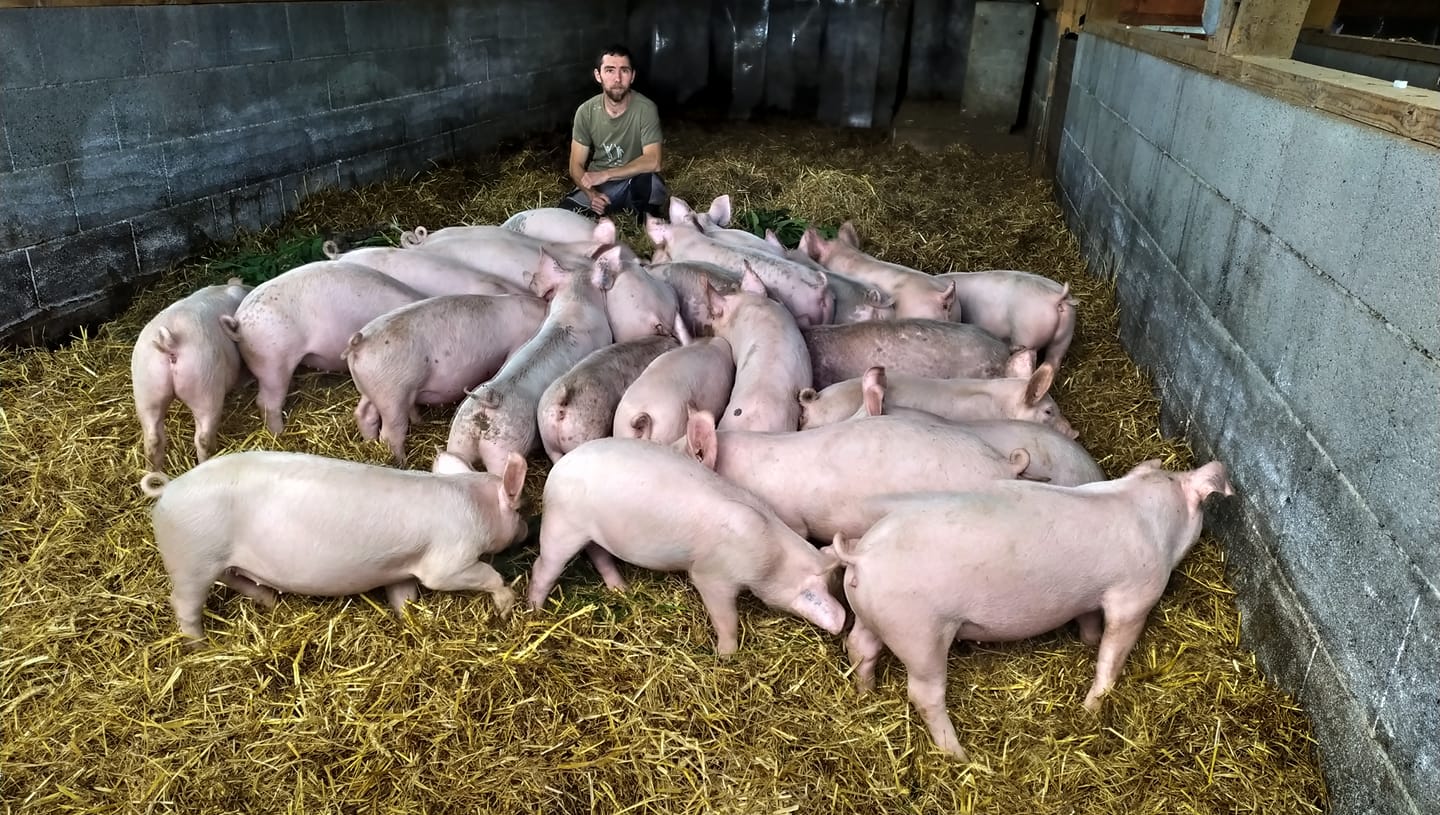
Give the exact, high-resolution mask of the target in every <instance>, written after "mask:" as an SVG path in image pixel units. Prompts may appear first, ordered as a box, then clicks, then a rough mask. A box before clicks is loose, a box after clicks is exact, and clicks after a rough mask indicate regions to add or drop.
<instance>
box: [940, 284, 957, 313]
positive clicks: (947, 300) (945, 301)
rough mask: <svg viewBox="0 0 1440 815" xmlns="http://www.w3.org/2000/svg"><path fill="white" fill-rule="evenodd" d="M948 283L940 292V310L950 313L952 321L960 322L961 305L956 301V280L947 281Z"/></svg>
mask: <svg viewBox="0 0 1440 815" xmlns="http://www.w3.org/2000/svg"><path fill="white" fill-rule="evenodd" d="M946 282H947V283H948V284H949V285H947V286H946V287H945V288H944V289H943V290H942V291H941V292H940V310H941V311H943V312H945V313H946V314H949V315H950V320H951V321H952V322H957V323H958V322H960V306H959V304H957V303H956V302H955V281H953V280H949V281H946Z"/></svg>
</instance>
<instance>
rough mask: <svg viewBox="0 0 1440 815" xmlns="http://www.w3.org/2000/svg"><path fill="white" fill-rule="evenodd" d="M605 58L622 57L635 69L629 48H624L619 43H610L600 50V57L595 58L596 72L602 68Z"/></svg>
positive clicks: (633, 58)
mask: <svg viewBox="0 0 1440 815" xmlns="http://www.w3.org/2000/svg"><path fill="white" fill-rule="evenodd" d="M606 57H624V58H625V59H626V60H628V61H629V62H630V67H631V68H634V67H635V57H634V55H632V54H631V53H630V49H629V48H626V47H625V46H624V45H622V44H621V43H618V42H615V43H611V44H609V45H607V46H605V47H604V48H602V49H601V50H600V55H599V56H597V57H595V70H597V71H598V70H600V69H601V68H602V67H603V66H604V63H605V58H606Z"/></svg>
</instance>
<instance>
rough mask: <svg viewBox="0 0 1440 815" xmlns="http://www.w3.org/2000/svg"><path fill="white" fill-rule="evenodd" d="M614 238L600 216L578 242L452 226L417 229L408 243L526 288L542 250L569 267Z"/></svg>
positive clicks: (630, 254) (497, 228) (607, 222)
mask: <svg viewBox="0 0 1440 815" xmlns="http://www.w3.org/2000/svg"><path fill="white" fill-rule="evenodd" d="M615 241H616V231H615V223H614V222H613V221H611V220H610V219H609V218H601V219H600V220H599V222H597V223H595V224H594V225H593V227H592V229H591V236H590V239H589V240H586V241H580V242H577V243H547V242H546V241H543V240H541V239H539V238H533V237H530V236H529V235H523V234H521V233H519V232H516V231H515V230H513V229H506V228H504V227H501V226H451V227H446V228H445V229H440V230H437V231H435V232H433V233H432V232H426V231H424V230H423V229H421V228H417V229H416V238H415V239H413V240H411V241H409V242H408V243H409V244H410V245H411V248H410V251H414V252H421V253H424V254H426V255H433V256H436V257H441V258H447V259H449V260H451V261H454V262H456V263H462V264H465V265H466V266H469V267H471V268H473V269H477V270H479V271H481V272H484V273H486V274H490V275H494V276H495V277H499V278H500V279H502V280H504V281H506V282H507V283H510V284H512V285H515V286H518V287H520V288H521V289H522V290H528V288H529V285H530V279H531V278H532V277H533V276H534V275H535V270H536V268H538V266H539V264H540V252H541V250H544V251H545V252H546V253H547V254H549V255H550V257H552V258H555V259H556V260H559V261H561V263H562V264H563V265H565V266H572V265H579V263H580V262H581V261H587V260H589V259H591V257H592V256H593V255H594V254H595V253H596V252H598V251H602V250H604V249H606V248H608V247H610V246H613V245H615ZM621 251H622V254H624V255H625V256H626V258H627V259H629V258H634V256H635V253H634V252H633V251H631V250H630V248H629V247H625V248H624V249H622V250H621Z"/></svg>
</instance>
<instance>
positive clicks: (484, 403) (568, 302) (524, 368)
mask: <svg viewBox="0 0 1440 815" xmlns="http://www.w3.org/2000/svg"><path fill="white" fill-rule="evenodd" d="M619 264H620V251H619V247H615V248H612V249H611V250H610V251H608V252H606V253H604V254H602V255H601V256H600V257H599V258H596V259H595V261H594V262H593V264H592V265H591V267H590V269H589V271H587V272H582V273H576V274H571V273H570V272H567V271H566V270H565V269H563V268H561V266H560V264H559V262H558V261H556V260H555V259H554V258H552V257H551V256H550V255H549V254H548V253H547V252H545V251H542V252H541V255H540V268H539V269H538V270H537V272H536V274H535V275H534V276H533V284H534V285H533V287H532V288H533V290H534V291H535V292H536V293H537V294H541V295H542V296H546V297H547V299H549V300H550V311H549V314H547V315H546V317H545V322H544V324H543V325H541V327H540V331H539V332H538V333H536V334H535V336H534V337H532V338H531V339H530V340H529V341H528V342H526V343H525V344H524V345H522V346H521V347H520V349H519V350H518V351H516V352H515V353H514V354H512V355H511V356H510V358H509V359H507V360H506V361H505V365H504V366H503V367H502V368H501V369H500V372H499V373H498V374H496V375H495V377H494V378H493V379H491V380H490V381H488V382H486V383H484V384H482V385H480V386H479V387H477V388H475V390H473V391H471V392H470V393H469V394H468V395H467V396H466V398H465V400H464V401H463V402H461V403H460V408H459V409H458V410H456V411H455V417H454V419H453V420H452V421H451V422H450V437H449V439H448V441H447V442H446V448H445V449H446V450H447V451H449V452H451V453H453V454H455V455H457V456H459V457H460V458H461V459H463V460H464V461H466V462H467V463H473V462H474V461H476V460H477V459H478V460H479V461H481V462H483V463H484V465H485V469H487V470H489V471H490V472H495V471H496V468H497V467H500V466H502V465H503V464H504V463H505V460H506V459H507V458H508V457H509V454H510V453H518V454H520V455H526V454H528V453H529V452H530V450H531V449H532V448H533V447H534V446H535V441H536V439H537V437H538V435H539V427H538V425H537V423H536V410H537V409H538V407H539V403H540V396H541V394H543V393H544V392H545V389H546V388H547V387H549V386H550V383H551V382H554V381H555V380H556V379H558V378H560V377H561V376H562V375H564V373H565V372H566V371H568V370H570V369H571V368H573V367H574V366H575V364H576V363H578V362H579V361H580V360H582V359H584V358H585V357H586V356H587V355H588V354H590V353H591V352H592V351H594V350H595V349H597V348H601V347H604V346H606V345H609V344H610V343H611V342H613V341H614V335H613V334H611V333H610V321H609V319H608V318H607V317H606V316H605V290H606V289H608V288H610V282H611V280H612V279H613V278H612V274H613V271H614V270H615V269H617V268H619Z"/></svg>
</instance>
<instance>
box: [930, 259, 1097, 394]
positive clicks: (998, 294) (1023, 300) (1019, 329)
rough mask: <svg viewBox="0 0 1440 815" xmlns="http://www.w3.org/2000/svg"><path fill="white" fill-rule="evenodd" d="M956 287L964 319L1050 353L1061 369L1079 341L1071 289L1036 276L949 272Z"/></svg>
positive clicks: (1052, 362) (944, 276) (1048, 359)
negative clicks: (1067, 355) (1075, 339)
mask: <svg viewBox="0 0 1440 815" xmlns="http://www.w3.org/2000/svg"><path fill="white" fill-rule="evenodd" d="M935 277H936V279H938V280H948V281H952V282H954V284H955V297H956V298H957V299H958V300H959V301H960V309H961V310H960V313H961V315H962V319H963V320H964V321H965V322H967V323H971V324H973V325H978V326H980V327H981V328H983V329H985V330H986V331H989V332H990V333H991V334H994V335H995V336H996V337H999V338H1000V339H1001V340H1003V341H1005V342H1008V343H1010V344H1012V345H1019V346H1023V347H1025V348H1031V349H1034V350H1036V351H1039V350H1040V349H1042V348H1043V349H1045V356H1044V360H1045V361H1046V362H1048V363H1049V364H1050V365H1051V366H1053V367H1054V368H1055V369H1056V370H1059V369H1060V362H1061V360H1063V359H1064V358H1065V352H1066V351H1067V350H1069V348H1070V341H1071V340H1073V339H1074V338H1075V301H1074V299H1072V298H1071V297H1070V285H1069V284H1068V283H1067V284H1065V285H1061V284H1059V283H1056V282H1055V281H1053V280H1051V279H1049V278H1047V277H1041V276H1040V275H1037V274H1031V273H1030V272H1015V271H1006V270H996V271H989V272H947V273H946V274H941V275H936V276H935Z"/></svg>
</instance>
